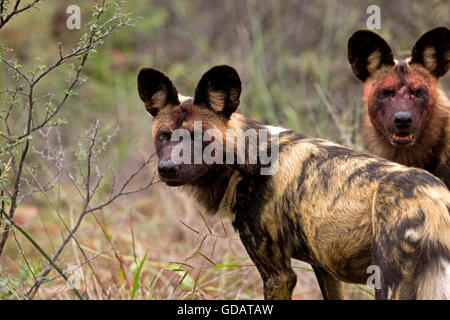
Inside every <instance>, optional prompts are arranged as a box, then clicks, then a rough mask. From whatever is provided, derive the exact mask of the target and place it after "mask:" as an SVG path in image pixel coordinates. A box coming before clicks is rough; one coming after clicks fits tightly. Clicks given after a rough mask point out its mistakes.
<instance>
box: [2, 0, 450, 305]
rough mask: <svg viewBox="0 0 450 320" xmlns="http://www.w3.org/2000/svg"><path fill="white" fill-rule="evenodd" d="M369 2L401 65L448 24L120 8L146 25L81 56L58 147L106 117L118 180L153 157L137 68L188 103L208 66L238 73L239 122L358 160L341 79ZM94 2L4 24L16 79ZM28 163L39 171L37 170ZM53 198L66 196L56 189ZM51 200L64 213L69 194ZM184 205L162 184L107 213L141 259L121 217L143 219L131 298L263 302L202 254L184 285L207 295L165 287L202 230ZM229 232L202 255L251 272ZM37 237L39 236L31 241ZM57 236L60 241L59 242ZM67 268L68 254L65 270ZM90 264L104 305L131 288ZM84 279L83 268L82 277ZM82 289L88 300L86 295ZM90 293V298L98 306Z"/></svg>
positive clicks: (312, 10) (194, 6)
mask: <svg viewBox="0 0 450 320" xmlns="http://www.w3.org/2000/svg"><path fill="white" fill-rule="evenodd" d="M71 4H77V5H79V6H80V8H81V13H82V20H81V25H82V30H68V29H67V27H66V24H65V22H66V21H65V19H66V17H67V14H66V12H65V10H66V8H67V6H68V5H71ZM372 4H377V5H379V6H380V8H381V29H380V30H375V31H376V32H377V33H379V34H380V35H381V36H383V37H384V38H385V39H386V40H387V42H388V43H389V44H390V45H391V47H392V49H393V51H394V56H395V57H396V58H404V57H407V56H408V55H409V54H410V51H411V49H412V46H413V45H414V43H415V41H416V40H417V39H418V38H419V36H420V35H421V34H423V33H424V32H425V31H427V30H429V29H431V28H433V27H435V26H439V25H446V26H448V25H449V17H450V2H449V1H448V0H430V1H411V0H397V1H374V0H372V1H357V0H348V1H326V0H318V1H299V0H283V1H272V0H268V1H257V0H245V1H244V0H227V1H216V0H209V1H200V0H190V1H181V0H180V1H175V0H155V1H127V2H125V3H124V11H125V12H131V13H132V16H134V17H138V16H139V17H141V18H140V19H139V20H138V21H137V22H136V23H135V26H134V27H125V28H124V29H122V30H120V31H119V32H118V33H116V34H113V35H112V36H111V37H109V38H108V39H106V40H105V43H104V45H103V46H101V47H99V48H98V49H97V53H96V54H94V55H92V56H91V57H90V58H89V60H88V63H87V67H86V69H85V70H84V72H83V76H86V77H87V82H86V83H84V84H82V85H77V86H76V87H75V91H76V92H77V93H78V94H77V95H76V96H72V97H71V98H70V100H69V101H68V102H67V103H66V105H65V106H64V108H63V110H62V113H61V115H60V117H62V118H65V119H66V120H67V121H68V125H65V126H62V127H61V128H60V129H59V130H60V133H61V136H62V139H63V145H64V147H65V148H67V150H73V149H74V146H76V145H77V144H78V141H79V138H80V135H81V134H82V133H83V132H84V131H86V130H87V129H88V127H89V124H90V123H93V122H94V121H96V120H97V119H101V120H102V123H103V126H104V130H105V131H108V130H109V131H111V130H114V128H116V127H119V133H118V135H117V136H116V137H115V139H114V140H113V142H112V145H111V147H110V148H109V149H108V150H107V152H108V154H107V156H106V157H107V160H106V163H107V164H108V165H109V164H112V165H113V166H114V167H115V168H119V169H120V170H122V172H126V171H127V170H128V169H129V163H131V162H132V161H133V159H136V158H138V154H139V153H140V152H143V153H146V154H149V153H151V152H152V141H151V137H150V132H151V116H150V115H149V114H148V113H147V112H146V111H145V109H144V106H143V104H142V102H141V101H140V100H139V97H138V94H137V89H136V76H137V72H138V71H139V69H140V68H142V67H153V68H157V69H159V70H161V71H163V72H164V73H165V74H166V75H168V76H169V78H170V79H171V80H172V81H173V83H174V84H175V86H176V87H177V88H178V91H179V92H180V93H181V94H183V95H188V96H189V95H193V93H194V89H195V86H196V84H197V82H198V80H199V79H200V77H201V75H202V74H203V73H204V72H205V71H206V70H207V69H209V68H210V67H212V66H214V65H218V64H228V65H231V66H233V67H235V68H236V69H237V70H238V72H239V74H240V76H241V79H242V83H243V92H242V96H241V105H240V107H239V110H240V112H242V113H244V114H245V115H247V116H249V117H252V118H254V119H256V120H259V121H262V122H264V123H267V124H272V125H281V126H285V127H289V128H291V129H294V130H297V131H300V132H303V133H306V134H308V135H313V136H317V137H322V138H328V139H331V140H335V141H338V142H341V143H344V144H347V145H349V146H351V147H353V148H355V149H358V150H363V147H362V146H361V142H360V138H359V119H360V117H361V115H362V113H363V111H364V110H363V104H362V102H361V92H362V86H361V83H360V82H359V80H357V79H356V77H354V75H353V74H352V72H351V70H350V67H349V64H348V62H347V52H346V46H347V39H348V38H349V36H350V35H351V34H352V33H353V32H355V31H356V30H359V29H366V20H367V18H368V17H369V14H368V13H367V12H366V10H367V7H368V6H369V5H372ZM90 5H91V2H90V1H75V0H71V1H43V2H42V3H40V5H39V6H38V8H34V9H32V10H29V11H27V12H24V13H23V14H21V15H19V16H17V17H16V18H15V19H14V20H12V21H11V22H10V23H9V24H8V25H6V26H5V27H4V28H3V29H2V30H1V31H0V43H1V44H3V45H5V46H7V47H9V48H12V49H13V50H14V54H15V55H16V56H17V57H18V59H19V60H20V61H21V64H22V65H23V69H24V70H27V69H28V70H32V69H33V68H34V67H35V65H36V64H37V61H38V62H39V63H40V64H41V63H42V64H50V63H51V62H52V61H55V59H56V58H57V57H58V46H57V43H58V42H61V43H62V45H63V50H64V52H70V50H71V48H73V47H75V46H76V43H77V41H78V39H79V37H80V36H81V35H82V33H83V26H84V24H85V23H86V22H87V21H88V20H89V18H90V11H89V8H90ZM37 58H38V60H37ZM0 70H1V73H0V87H6V86H7V85H9V84H10V83H11V80H10V77H11V74H10V73H8V72H6V69H5V68H4V66H2V65H1V64H0ZM66 78H67V69H62V70H58V71H56V72H55V73H54V74H53V75H52V76H51V77H49V78H48V79H46V80H45V82H43V83H42V85H41V87H40V89H39V90H42V93H45V92H48V91H51V92H56V93H57V94H60V95H61V94H62V93H63V90H64V88H65V86H66V85H67V84H66V82H65V80H66ZM441 84H442V86H443V87H444V89H448V88H450V77H449V76H448V75H447V76H444V77H443V79H442V80H441ZM447 91H448V90H447ZM343 135H344V136H346V137H347V138H348V139H346V137H344V136H343ZM32 159H34V158H32ZM35 161H36V165H38V166H39V161H40V160H39V159H37V158H36V159H35ZM60 187H61V189H62V190H63V189H64V183H63V184H62V185H61V186H60ZM59 192H60V193H59V195H60V196H61V197H63V198H64V197H66V198H65V201H67V202H70V198H71V195H70V192H69V191H67V192H66V193H64V190H63V191H61V190H60V191H59ZM180 197H181V198H180ZM25 206H26V207H25V208H28V210H32V209H33V208H34V209H33V210H38V211H39V212H41V213H42V214H43V215H44V217H46V219H49V221H51V219H52V218H50V217H51V216H52V213H51V208H49V205H48V203H46V201H45V200H43V197H34V198H33V197H30V198H29V199H25ZM192 207H193V205H192V203H190V202H188V201H187V200H186V199H185V198H182V196H180V195H178V193H177V192H176V191H173V190H171V189H169V188H167V187H165V186H161V185H157V186H155V187H153V188H151V189H149V190H148V191H145V192H143V193H141V194H139V195H138V196H134V197H132V198H129V199H126V200H124V201H122V202H120V203H119V204H118V205H116V207H114V208H113V209H109V210H106V211H105V216H106V217H105V225H108V226H109V228H110V229H111V230H115V233H114V232H112V231H111V234H112V235H111V239H113V243H114V244H115V245H116V246H117V248H120V251H121V252H122V253H123V255H124V256H126V255H127V254H128V255H131V253H130V252H131V250H135V249H136V248H132V247H131V235H130V229H129V224H127V223H125V222H124V221H125V220H127V218H124V217H126V216H127V215H129V214H130V212H131V214H132V215H133V216H134V218H135V219H138V221H139V223H135V230H134V236H135V237H136V239H137V240H136V243H137V250H138V251H139V252H138V256H140V257H142V256H143V255H144V253H145V252H147V251H148V252H149V258H148V261H150V262H149V263H148V264H147V265H145V267H144V272H143V273H142V279H141V281H142V288H143V289H142V292H141V293H140V296H139V295H138V297H140V298H148V297H153V298H186V297H188V295H186V292H190V291H192V292H195V294H194V293H193V296H194V297H195V298H261V297H262V296H261V294H262V290H261V283H260V280H259V276H258V274H257V272H256V270H255V269H254V268H250V270H247V269H249V268H246V267H243V268H241V269H238V270H237V271H236V270H235V271H223V270H222V269H220V268H219V269H214V268H211V266H210V265H209V269H208V267H207V266H208V263H209V262H208V261H205V259H202V258H201V257H197V258H196V259H197V260H195V259H194V261H197V263H198V265H195V267H198V268H197V269H198V270H201V273H200V271H199V275H198V277H197V278H195V276H196V275H197V273H195V272H193V273H190V275H192V274H193V275H192V277H193V280H192V281H194V280H198V281H200V280H202V281H203V282H202V283H203V284H204V283H206V284H205V285H204V286H203V285H202V286H201V285H200V284H199V286H198V287H197V288H192V283H190V285H191V287H189V283H185V282H183V281H186V280H185V279H182V280H181V281H182V282H183V283H182V284H183V285H182V286H176V283H177V281H179V279H178V278H177V279H178V280H177V281H175V280H173V279H172V278H171V277H175V278H176V277H179V276H180V274H179V272H180V271H179V270H178V271H177V270H175V271H173V270H172V271H170V270H169V271H167V266H166V264H167V263H168V262H169V261H182V260H183V259H185V258H186V247H188V248H194V247H196V246H197V245H198V242H199V239H198V234H195V233H194V234H192V231H191V230H186V228H185V226H184V225H183V224H180V223H179V219H183V221H185V222H186V221H188V222H189V224H190V225H196V226H197V227H198V228H199V229H201V230H205V222H204V221H203V219H202V218H201V217H200V215H199V214H198V212H197V211H196V210H195V209H192ZM30 208H31V209H30ZM28 213H29V212H28ZM22 214H25V213H22ZM29 214H30V213H29ZM19 216H20V215H19ZM25 216H26V214H25ZM31 217H33V218H30V221H29V229H30V230H31V231H33V230H34V229H33V226H34V224H39V223H40V222H39V218H37V216H36V215H32V214H31ZM32 219H35V220H32ZM207 220H208V221H209V222H208V223H211V225H212V228H213V229H214V230H222V229H223V228H222V223H221V222H220V221H218V220H217V218H207ZM33 221H34V222H33ZM127 221H128V220H127ZM55 223H56V222H55ZM227 226H228V232H229V234H227V235H226V236H225V237H224V238H225V239H226V240H221V239H219V238H215V239H212V240H211V241H210V242H205V243H206V244H205V246H206V247H207V248H208V250H209V251H211V250H212V255H208V256H209V257H210V258H212V259H213V260H214V261H215V262H216V263H219V262H220V263H229V264H230V266H231V265H233V263H234V262H236V263H235V264H236V265H237V264H238V262H239V264H242V263H244V264H245V263H246V264H251V262H250V260H248V257H247V256H246V253H245V251H244V250H243V248H242V247H241V245H240V243H239V241H238V240H237V239H236V238H237V236H236V235H233V233H232V228H231V226H230V225H229V224H228V225H227ZM56 228H60V226H58V225H57V226H56ZM93 229H95V224H94V223H93V222H92V221H89V220H88V222H87V223H86V226H84V231H81V232H80V239H81V240H80V241H82V242H83V240H85V241H86V243H89V245H91V247H92V248H91V249H92V250H94V252H95V251H96V250H102V249H104V246H105V243H106V240H104V239H103V240H101V239H100V238H101V237H104V236H102V235H97V234H96V233H95V230H93ZM37 230H38V229H37ZM34 232H35V233H34V234H35V235H36V236H37V237H39V236H40V235H39V232H38V231H34ZM52 236H55V237H56V236H57V232H56V234H55V235H52ZM83 237H84V238H83ZM217 239H219V240H217ZM208 241H209V239H208ZM214 241H216V242H214ZM227 241H229V242H230V243H232V245H231V244H229V243H228V242H227ZM108 243H109V242H108ZM168 244H170V246H168ZM216 246H217V249H216ZM232 246H235V247H236V248H237V249H236V248H232ZM26 250H27V249H26V248H25V251H26ZM236 250H237V251H236ZM7 254H8V257H9V258H10V260H8V257H6V258H5V257H2V258H1V259H2V260H0V263H2V264H3V270H4V271H3V274H2V276H4V275H5V274H7V276H8V277H10V278H11V279H12V280H14V281H16V282H14V283H15V286H16V287H17V288H18V289H17V290H19V292H20V288H21V287H26V285H27V283H26V281H31V280H30V278H31V277H30V275H28V277H25V278H23V275H21V274H20V273H19V272H20V270H22V269H21V268H23V262H22V263H21V262H20V261H19V260H20V255H19V250H18V248H16V247H15V245H14V243H10V244H9V247H8V252H7ZM27 254H28V255H29V256H30V259H31V261H34V263H36V264H39V263H42V262H40V261H41V260H40V258H39V255H38V254H37V253H36V252H34V251H33V250H32V249H29V252H27ZM71 257H72V254H71V253H70V251H69V252H68V253H67V254H66V258H65V259H66V260H64V263H66V262H67V259H68V260H70V259H71ZM125 260H126V259H125ZM126 261H127V260H126ZM189 261H190V260H189ZM230 261H231V262H230ZM233 261H234V262H233ZM243 261H244V262H243ZM98 263H99V265H98V268H103V270H104V274H106V275H108V273H110V274H111V275H109V278H108V279H107V280H104V281H105V283H107V284H108V286H110V288H113V289H111V292H112V293H111V296H108V297H109V298H111V297H113V298H126V297H127V294H126V293H123V292H122V291H121V289H120V288H126V287H127V286H126V284H124V279H123V276H118V275H116V273H117V270H116V266H115V265H114V263H115V262H111V261H109V262H108V261H104V262H98ZM152 263H153V264H152ZM205 263H206V266H205ZM111 265H113V267H111ZM5 266H6V267H5ZM128 266H129V268H130V269H129V270H130V273H132V272H134V271H135V270H136V261H134V267H133V259H131V261H129V263H128ZM199 266H200V267H199ZM133 268H134V269H133ZM202 268H206V269H207V270H206V271H204V269H202ZM299 268H301V267H299ZM194 269H195V268H194ZM202 270H203V271H202ZM246 270H247V271H246ZM299 272H300V271H299ZM173 273H174V274H175V275H174V276H172V274H173ZM88 274H89V270H86V278H87V279H88V278H89V275H88ZM19 276H20V277H19ZM300 277H301V278H302V280H299V283H298V285H297V288H296V291H295V297H296V298H301V299H303V298H320V293H319V291H318V287H317V284H316V283H315V280H314V277H313V276H312V273H310V272H303V271H302V272H301V275H300ZM19 278H20V279H21V280H20V281H18V280H17V279H19ZM163 278H164V279H166V280H164V279H163ZM24 279H25V280H24ZM155 279H156V280H155ZM171 279H172V280H171ZM17 281H18V282H17ZM85 285H86V288H87V289H86V290H87V292H88V293H89V286H90V282H89V281H88V280H86V281H85ZM58 288H59V287H58ZM186 288H187V289H186ZM202 288H204V289H202ZM205 288H207V289H205ZM212 288H213V289H212ZM214 288H215V289H214ZM53 289H54V288H52V284H49V285H48V286H47V288H44V289H43V291H42V293H41V294H42V295H41V296H39V297H40V298H55V297H56V298H58V297H62V298H64V297H71V296H70V293H67V292H66V291H64V290H62V289H61V292H64V294H68V295H69V296H64V295H61V294H60V293H57V294H55V295H52V294H49V292H53V291H52V290H53ZM5 290H6V289H5ZM8 290H9V291H8ZM8 290H6V291H5V292H9V293H8V294H9V296H8V297H14V296H16V297H17V294H11V292H10V291H11V288H9V289H8ZM152 290H153V291H152ZM196 290H197V291H196ZM202 290H203V291H202ZM354 291H355V290H354ZM56 292H59V291H58V290H56ZM91 292H95V289H92V288H91ZM352 292H353V291H352V289H349V294H348V297H353V296H356V297H359V298H361V297H363V298H364V297H369V298H370V295H366V294H365V293H364V292H362V291H361V290H359V289H356V291H355V292H356V293H352ZM361 292H362V293H361ZM150 293H151V295H150ZM3 294H6V293H3ZM91 294H92V295H91V296H90V297H92V298H96V297H97V298H102V297H103V298H106V296H101V295H100V296H96V295H95V294H94V293H91ZM4 297H6V296H4Z"/></svg>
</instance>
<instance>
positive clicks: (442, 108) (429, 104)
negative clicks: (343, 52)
mask: <svg viewBox="0 0 450 320" xmlns="http://www.w3.org/2000/svg"><path fill="white" fill-rule="evenodd" d="M348 60H349V62H350V64H351V67H352V70H353V72H354V74H355V75H356V76H357V77H358V78H359V79H360V80H361V81H362V82H363V83H364V93H363V100H364V102H365V104H366V113H365V115H364V116H363V118H362V120H361V133H362V138H363V141H364V144H365V146H366V148H367V149H368V150H369V151H370V152H371V153H373V154H376V155H379V156H381V157H383V158H386V159H389V160H392V161H395V162H398V163H401V164H404V165H406V166H412V167H417V168H423V169H425V170H427V171H429V172H431V173H432V174H434V175H435V176H437V177H439V178H440V179H441V180H442V181H444V183H445V184H446V185H447V187H450V115H449V113H450V100H449V99H448V97H447V96H446V94H445V93H444V92H443V91H442V90H441V89H440V88H439V83H438V79H439V78H440V77H442V76H444V75H445V73H446V72H447V70H448V68H449V66H450V30H449V29H448V28H446V27H439V28H435V29H432V30H430V31H428V32H426V33H425V34H423V35H422V36H421V37H420V38H419V40H417V42H416V44H415V45H414V48H413V50H412V54H411V58H409V59H405V60H400V61H396V60H394V57H393V54H392V50H391V48H390V47H389V45H388V44H387V43H386V41H385V40H383V39H382V38H381V37H380V36H378V35H377V34H375V33H373V32H371V31H366V30H361V31H357V32H355V33H354V34H353V35H352V37H350V39H349V41H348Z"/></svg>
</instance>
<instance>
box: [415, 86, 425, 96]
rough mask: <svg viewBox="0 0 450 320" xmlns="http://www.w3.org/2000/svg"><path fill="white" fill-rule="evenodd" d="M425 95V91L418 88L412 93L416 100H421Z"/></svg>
mask: <svg viewBox="0 0 450 320" xmlns="http://www.w3.org/2000/svg"><path fill="white" fill-rule="evenodd" d="M426 94H427V90H425V89H424V88H419V89H417V90H415V91H414V96H416V98H423V97H425V96H426Z"/></svg>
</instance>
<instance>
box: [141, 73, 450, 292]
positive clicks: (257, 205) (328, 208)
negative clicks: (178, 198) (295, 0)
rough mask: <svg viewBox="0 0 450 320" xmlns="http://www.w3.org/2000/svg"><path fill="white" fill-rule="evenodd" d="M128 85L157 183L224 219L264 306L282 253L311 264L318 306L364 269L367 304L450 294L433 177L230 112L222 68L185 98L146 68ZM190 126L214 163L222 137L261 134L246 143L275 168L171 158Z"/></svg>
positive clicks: (284, 258)
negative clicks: (154, 158)
mask: <svg viewBox="0 0 450 320" xmlns="http://www.w3.org/2000/svg"><path fill="white" fill-rule="evenodd" d="M138 90H139V95H140V97H141V99H142V100H143V101H144V103H145V106H146V109H147V110H148V112H150V113H151V114H152V115H153V123H152V136H153V139H154V144H155V149H156V153H157V155H158V158H159V162H158V171H159V175H160V178H161V180H162V181H164V182H165V183H166V184H167V185H169V186H180V188H182V189H183V190H185V191H186V192H188V193H189V194H190V195H191V196H192V197H194V199H196V201H197V202H198V203H199V204H200V205H201V206H202V207H203V208H205V210H206V211H208V212H209V213H210V214H217V213H219V214H224V213H226V214H228V215H229V216H230V217H231V219H232V220H233V226H234V228H235V229H236V230H237V232H238V233H239V236H240V238H241V240H242V243H243V244H244V246H245V248H246V250H247V252H248V254H249V256H250V258H251V259H252V260H253V261H254V263H255V265H256V267H257V269H258V271H259V273H260V275H261V277H262V280H263V283H264V296H265V298H266V299H291V297H292V290H293V288H294V287H295V284H296V275H295V273H294V271H293V270H292V268H291V258H295V259H299V260H302V261H305V262H307V263H310V264H311V265H312V267H313V269H314V272H315V274H316V276H317V279H318V282H319V285H320V289H321V291H322V294H323V297H324V298H326V299H340V298H342V291H341V283H340V281H339V280H341V281H346V282H353V283H366V281H367V279H368V277H369V276H370V273H368V272H367V270H368V267H369V266H371V265H375V266H376V267H378V268H379V270H380V280H381V281H380V287H378V288H377V287H376V298H377V299H450V214H449V209H450V193H449V191H448V189H447V188H446V186H445V185H444V184H443V183H442V182H441V181H440V180H439V179H437V178H435V177H434V176H432V175H430V174H429V173H427V172H426V171H424V170H421V169H415V168H407V167H404V166H402V165H400V164H396V163H394V162H389V161H387V160H384V159H381V158H377V157H375V156H370V155H367V154H361V153H357V152H354V151H351V150H349V149H347V148H344V147H342V146H339V145H337V144H335V143H332V142H329V141H326V140H321V139H315V138H309V137H305V136H303V135H300V134H297V133H294V132H292V131H289V130H281V129H280V128H274V127H271V126H266V125H263V124H261V123H258V122H256V121H254V120H251V119H249V118H247V117H245V116H244V115H242V114H239V113H237V112H235V111H236V108H237V107H238V105H239V97H240V93H241V82H240V79H239V76H238V74H237V73H236V71H235V70H234V69H233V68H231V67H229V66H217V67H214V68H212V69H211V70H209V71H208V72H206V73H205V74H204V75H203V77H202V78H201V80H200V82H199V83H198V86H197V89H196V90H195V95H194V98H189V97H183V96H181V95H179V94H178V92H177V90H176V89H175V87H174V85H173V84H172V82H171V81H170V80H169V79H168V78H167V77H166V76H165V75H164V74H162V73H161V72H159V71H157V70H154V69H150V68H144V69H142V70H141V71H140V72H139V75H138ZM198 123H200V124H201V126H200V127H199V126H197V128H200V131H202V133H203V132H206V131H209V130H211V129H214V130H216V133H217V134H216V136H214V138H215V139H217V140H220V141H219V142H220V144H221V145H222V146H226V147H224V148H225V150H226V151H225V152H223V158H226V157H225V154H226V153H236V152H237V151H236V150H237V149H239V148H237V147H236V146H233V147H232V148H227V146H228V143H229V141H227V138H226V137H227V135H226V134H225V131H226V130H242V131H244V132H246V131H248V130H254V131H259V130H268V131H269V132H270V137H269V138H268V140H267V143H266V144H262V145H260V144H258V145H257V147H258V148H266V149H270V150H271V151H270V153H271V154H273V153H276V154H278V157H277V159H276V161H277V163H278V164H277V166H275V167H276V169H277V170H274V171H273V172H272V173H271V174H269V175H267V174H262V173H261V168H262V167H265V166H267V165H268V164H267V163H262V161H261V159H260V158H259V157H258V159H257V161H256V163H253V164H252V163H250V161H248V160H245V161H242V162H241V163H228V162H227V161H223V162H221V161H217V162H221V163H209V164H208V163H206V161H200V162H198V161H197V163H193V162H192V160H191V162H190V163H178V161H175V160H174V158H176V157H177V156H178V152H173V151H174V149H175V148H177V146H178V145H179V143H181V142H180V141H179V140H178V139H174V136H175V135H178V132H179V130H181V129H182V130H184V131H187V132H188V137H189V136H191V135H192V136H195V135H196V134H197V133H196V132H193V131H194V129H195V126H196V124H198ZM197 130H198V129H197ZM219 133H220V134H219ZM218 137H220V138H218ZM208 141H209V142H207V141H206V142H205V141H202V142H201V150H202V151H204V150H206V148H208V145H209V143H212V142H211V141H213V139H209V140H208ZM214 141H216V140H214ZM243 141H245V140H241V142H240V143H245V142H243ZM195 143H198V139H195V138H194V139H193V141H189V142H188V149H191V147H192V149H194V148H195V146H194V145H195ZM238 147H239V146H238ZM184 151H186V149H185V150H184ZM188 151H189V150H187V151H186V152H188ZM216 151H217V150H216ZM260 151H261V150H256V152H257V153H258V154H260ZM275 151H276V152H275ZM215 155H217V154H215ZM232 155H233V154H232ZM248 155H249V153H248V152H247V156H248ZM232 158H233V159H237V156H235V157H232ZM246 159H247V158H246ZM219 160H220V157H219Z"/></svg>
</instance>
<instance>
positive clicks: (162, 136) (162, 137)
mask: <svg viewBox="0 0 450 320" xmlns="http://www.w3.org/2000/svg"><path fill="white" fill-rule="evenodd" d="M170 137H171V134H170V132H161V133H160V134H159V135H158V139H159V141H161V142H166V141H169V140H170Z"/></svg>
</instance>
